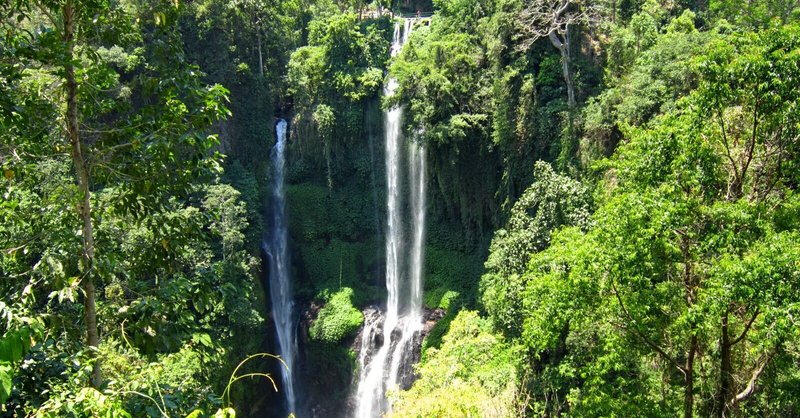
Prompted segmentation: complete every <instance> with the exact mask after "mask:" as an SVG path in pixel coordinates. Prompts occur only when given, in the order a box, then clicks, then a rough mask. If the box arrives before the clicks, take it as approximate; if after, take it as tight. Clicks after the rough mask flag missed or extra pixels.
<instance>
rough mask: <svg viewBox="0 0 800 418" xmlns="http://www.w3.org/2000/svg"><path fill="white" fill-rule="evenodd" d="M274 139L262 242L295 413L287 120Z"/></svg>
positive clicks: (284, 375)
mask: <svg viewBox="0 0 800 418" xmlns="http://www.w3.org/2000/svg"><path fill="white" fill-rule="evenodd" d="M275 131H276V137H277V139H276V141H275V146H274V147H273V148H272V151H271V153H270V159H271V161H272V167H273V171H274V173H273V177H272V234H271V236H270V239H269V240H268V241H265V242H264V250H265V252H266V253H267V255H268V256H269V258H270V263H269V290H270V298H271V302H272V319H273V321H275V329H276V333H277V336H278V352H279V354H280V356H281V359H283V362H284V363H285V366H286V367H283V368H282V369H281V370H282V375H281V376H282V381H283V392H284V394H285V396H286V403H287V407H288V409H289V412H295V411H296V410H297V409H296V399H295V393H294V389H295V388H294V378H293V372H294V370H295V369H294V357H295V353H296V352H297V339H296V335H295V323H294V300H293V297H292V287H291V282H290V280H291V277H289V265H290V264H289V248H288V230H287V223H286V190H285V183H284V176H285V173H286V155H285V152H286V121H285V120H283V119H281V120H280V121H278V123H277V125H276V126H275Z"/></svg>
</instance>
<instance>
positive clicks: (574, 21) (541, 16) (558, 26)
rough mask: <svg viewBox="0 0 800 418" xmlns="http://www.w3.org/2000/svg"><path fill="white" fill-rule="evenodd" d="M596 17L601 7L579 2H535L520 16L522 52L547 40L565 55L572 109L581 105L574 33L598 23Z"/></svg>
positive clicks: (526, 7)
mask: <svg viewBox="0 0 800 418" xmlns="http://www.w3.org/2000/svg"><path fill="white" fill-rule="evenodd" d="M596 16H597V7H596V6H595V5H593V3H592V2H588V3H584V2H582V1H579V0H532V1H530V2H529V3H528V4H527V5H526V6H525V8H524V9H523V10H522V12H521V13H520V15H519V21H520V26H521V27H522V28H523V30H524V33H523V42H522V43H521V44H520V48H521V49H523V50H524V49H528V48H530V46H531V45H533V43H534V42H536V41H538V40H539V39H541V38H545V37H546V38H548V39H549V40H550V43H551V44H553V46H554V47H556V49H558V52H559V53H560V54H561V68H562V73H563V75H564V82H565V83H566V85H567V105H568V106H569V108H570V110H572V109H574V108H575V105H576V104H577V102H576V100H575V80H574V76H573V72H572V51H571V44H570V36H571V30H572V28H574V27H576V26H580V25H585V24H591V23H594V22H593V20H594V19H595V18H596Z"/></svg>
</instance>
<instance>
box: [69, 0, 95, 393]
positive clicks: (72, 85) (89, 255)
mask: <svg viewBox="0 0 800 418" xmlns="http://www.w3.org/2000/svg"><path fill="white" fill-rule="evenodd" d="M75 15H76V11H75V5H74V3H73V1H72V0H67V2H66V3H65V5H64V42H65V44H66V50H67V51H66V52H67V56H66V62H65V64H64V72H65V78H66V88H67V136H68V137H69V143H70V148H71V152H70V155H71V157H72V164H73V165H74V166H75V179H76V181H77V182H78V190H79V192H80V198H81V200H80V203H79V204H78V212H79V215H80V218H81V220H82V222H83V226H82V238H83V254H82V257H81V261H82V266H81V269H82V275H81V288H82V290H83V292H84V301H83V314H84V322H85V324H86V343H87V344H88V345H89V347H92V348H97V347H98V345H99V344H100V334H99V332H98V331H97V306H96V301H95V297H96V295H95V287H94V277H93V276H92V263H93V261H94V230H93V229H94V225H93V224H92V206H91V200H90V198H91V192H90V190H89V171H88V169H87V167H86V158H85V156H84V153H83V144H82V143H81V139H80V135H79V130H78V129H79V128H78V83H77V81H76V80H75V66H74V64H73V59H74V53H75ZM93 355H95V354H93ZM100 381H101V376H100V364H99V363H98V362H95V364H94V368H93V369H92V386H94V387H98V386H99V385H100Z"/></svg>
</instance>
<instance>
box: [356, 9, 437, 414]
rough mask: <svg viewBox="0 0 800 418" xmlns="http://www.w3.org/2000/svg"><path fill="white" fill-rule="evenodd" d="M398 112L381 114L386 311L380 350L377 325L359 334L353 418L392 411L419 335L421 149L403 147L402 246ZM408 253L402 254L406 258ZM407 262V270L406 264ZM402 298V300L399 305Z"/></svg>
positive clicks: (407, 25)
mask: <svg viewBox="0 0 800 418" xmlns="http://www.w3.org/2000/svg"><path fill="white" fill-rule="evenodd" d="M412 24H413V20H411V19H406V20H405V21H404V25H403V28H402V32H401V28H400V25H399V23H397V24H395V28H394V36H393V40H392V48H391V54H392V56H396V55H397V54H398V53H399V52H400V49H401V48H402V46H403V44H404V43H405V42H406V41H407V40H408V35H409V34H410V33H411V28H412ZM397 87H398V85H397V81H396V80H394V79H390V80H389V81H388V82H387V84H386V86H385V88H384V95H386V96H391V95H393V94H394V92H395V90H396V89H397ZM402 116H403V110H402V108H401V107H399V106H395V107H393V108H392V109H390V110H389V111H387V112H386V114H385V130H386V132H385V135H386V195H387V196H386V207H387V222H386V224H387V226H386V290H387V300H386V312H385V315H384V321H383V324H382V330H380V331H381V332H380V335H381V337H382V338H381V339H380V340H379V341H380V343H381V345H380V347H379V348H378V350H377V352H376V353H375V354H374V355H373V356H370V355H369V351H370V350H369V349H370V346H371V344H372V343H373V342H375V341H376V340H377V339H378V338H377V337H378V332H379V328H377V327H378V326H379V325H380V324H379V323H377V322H374V321H373V322H369V323H366V324H365V325H364V328H363V330H362V333H361V337H360V338H361V345H360V348H361V352H360V353H359V366H360V375H359V382H358V391H357V407H356V410H355V411H354V412H355V413H354V416H355V417H356V418H373V417H378V416H381V415H382V414H383V413H384V412H386V411H388V410H389V409H390V408H391V405H389V404H388V402H387V400H386V391H387V390H390V389H396V388H397V387H398V385H400V384H401V383H402V378H403V376H402V375H401V374H402V371H401V368H402V366H403V365H404V364H405V363H406V362H407V361H408V360H409V358H410V354H411V352H412V349H413V347H412V342H413V340H414V336H415V335H418V333H419V332H420V331H421V330H422V325H423V317H422V271H423V261H424V258H423V251H424V241H425V192H426V189H425V182H426V179H425V169H426V168H425V148H424V147H423V146H421V145H418V144H415V143H412V144H409V145H408V154H409V155H408V156H407V160H408V164H409V166H408V169H409V184H408V191H409V194H410V198H409V200H408V202H409V211H410V212H411V213H410V215H411V217H410V219H411V228H410V229H411V231H410V234H409V235H410V236H411V243H410V245H409V243H407V242H406V241H405V235H406V234H404V227H405V226H406V225H405V224H404V222H403V220H404V217H403V208H404V206H403V204H404V201H403V193H402V190H403V178H402V175H403V169H402V168H403V167H402V149H403V147H402V146H403V144H402V126H401V121H402ZM406 253H407V254H406ZM406 263H408V265H407V264H406ZM401 299H402V300H401Z"/></svg>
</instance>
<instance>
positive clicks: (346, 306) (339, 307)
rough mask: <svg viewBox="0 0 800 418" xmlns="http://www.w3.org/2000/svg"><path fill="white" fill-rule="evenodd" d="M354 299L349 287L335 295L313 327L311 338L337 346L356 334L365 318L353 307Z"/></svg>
mask: <svg viewBox="0 0 800 418" xmlns="http://www.w3.org/2000/svg"><path fill="white" fill-rule="evenodd" d="M352 297H353V289H351V288H349V287H344V288H342V289H341V290H339V291H338V292H336V293H334V294H333V295H332V296H331V297H330V299H329V300H328V302H327V303H326V304H325V307H323V308H322V309H321V310H320V311H319V315H318V316H317V319H316V320H315V321H314V324H313V325H311V338H313V339H314V340H317V341H322V342H325V343H329V344H335V343H338V342H339V341H341V340H343V339H344V338H345V337H348V336H350V335H352V334H353V333H355V332H356V331H357V330H358V327H360V326H361V323H362V322H363V321H364V317H363V316H362V315H361V311H359V310H358V309H356V308H355V307H354V306H353V302H352Z"/></svg>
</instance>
